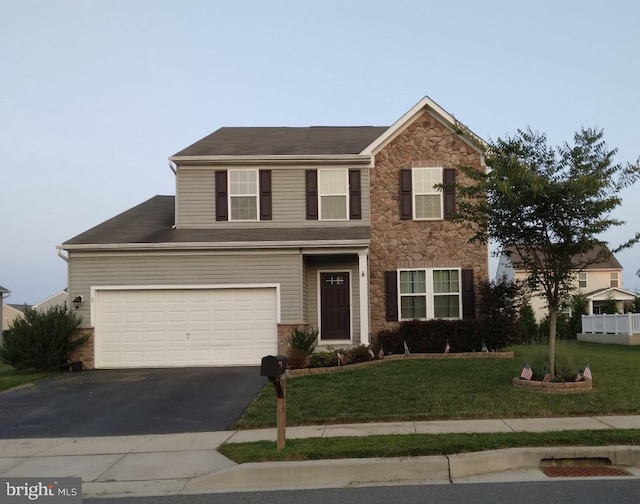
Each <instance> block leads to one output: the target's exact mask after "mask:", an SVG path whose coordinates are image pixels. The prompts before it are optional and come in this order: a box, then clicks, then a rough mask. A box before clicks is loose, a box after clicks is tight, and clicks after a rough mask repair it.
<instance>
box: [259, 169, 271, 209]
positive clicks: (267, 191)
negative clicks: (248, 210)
mask: <svg viewBox="0 0 640 504" xmlns="http://www.w3.org/2000/svg"><path fill="white" fill-rule="evenodd" d="M259 173H260V220H271V170H260V172H259Z"/></svg>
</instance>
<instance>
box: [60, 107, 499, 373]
mask: <svg viewBox="0 0 640 504" xmlns="http://www.w3.org/2000/svg"><path fill="white" fill-rule="evenodd" d="M459 131H460V129H459V128H456V121H455V119H454V118H453V117H452V116H451V115H450V114H449V113H447V112H446V111H445V110H443V109H442V108H441V107H440V106H438V105H437V104H436V103H435V102H433V101H432V100H431V99H429V98H424V99H423V100H421V101H420V102H419V103H418V104H416V105H415V106H414V107H413V108H412V109H411V110H409V111H408V112H407V113H406V114H404V115H403V116H402V117H401V118H400V119H398V120H397V121H396V122H395V123H394V124H393V125H391V126H389V127H386V126H385V127H372V126H366V127H343V126H338V127H306V128H298V127H296V128H287V127H273V128H252V127H249V128H220V129H218V130H217V131H215V132H213V133H212V134H210V135H208V136H206V137H205V138H203V139H201V140H198V141H197V142H195V143H194V144H192V145H190V146H188V147H186V148H185V149H183V150H181V151H180V152H178V153H176V154H174V155H173V156H171V157H170V158H169V160H170V167H171V169H172V170H173V172H174V174H175V180H176V195H175V197H173V196H155V197H153V198H151V199H149V200H148V201H145V202H144V203H141V204H140V205H138V206H136V207H134V208H131V209H130V210H127V211H125V212H124V213H122V214H120V215H118V216H116V217H114V218H112V219H110V220H108V221H106V222H104V223H102V224H99V225H98V226H96V227H94V228H92V229H90V230H88V231H86V232H84V233H82V234H80V235H78V236H76V237H75V238H72V239H70V240H68V241H67V242H65V243H64V244H62V245H60V246H59V249H60V254H61V255H63V257H65V258H66V260H67V261H68V271H69V287H68V292H69V297H70V299H75V300H76V301H78V300H80V299H81V300H82V301H81V302H80V303H79V308H78V311H79V313H80V314H81V315H82V316H83V319H84V326H85V330H86V331H87V332H88V333H89V335H90V339H89V343H88V344H87V348H86V349H85V353H84V355H83V359H84V360H85V363H86V364H87V365H88V366H92V365H95V367H100V368H118V367H161V366H197V365H202V366H211V365H213V366H215V365H234V364H236V365H237V364H243V365H257V364H258V363H259V362H260V358H261V357H262V356H264V355H267V354H274V353H276V352H279V353H282V352H284V351H285V350H286V338H287V336H288V335H289V334H290V332H291V330H292V328H294V327H299V326H303V327H309V326H310V327H314V328H318V329H319V331H320V335H319V338H320V341H319V343H320V345H321V346H332V347H334V348H338V347H341V346H350V345H357V344H365V345H367V344H369V342H370V341H371V338H372V336H375V334H376V333H377V331H379V330H380V329H381V328H383V327H385V326H388V325H389V324H395V323H397V322H396V321H398V320H403V319H413V318H420V319H429V318H451V319H458V318H464V317H473V316H474V314H475V308H474V302H475V299H474V296H475V290H474V285H475V284H476V283H477V281H478V280H480V279H486V278H487V276H488V250H487V247H486V246H485V245H482V244H471V243H469V237H470V231H469V230H467V229H466V228H465V226H464V225H462V224H459V223H455V222H453V220H451V217H452V216H453V214H454V212H455V206H456V192H455V188H454V185H453V184H454V183H455V182H458V183H465V179H464V177H463V175H462V174H461V172H459V171H458V170H457V167H458V166H459V165H467V166H473V167H475V168H477V169H478V170H484V169H485V167H484V164H483V159H482V155H481V152H480V150H479V149H477V147H475V146H474V145H475V144H474V142H473V141H471V139H468V138H466V137H464V136H462V135H461V134H460V133H459ZM438 184H445V186H444V190H442V189H440V188H438ZM63 251H66V254H67V255H66V256H65V255H64V253H63ZM76 304H78V303H77V302H76ZM69 306H71V302H69ZM93 361H94V362H93Z"/></svg>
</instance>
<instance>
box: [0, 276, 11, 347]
mask: <svg viewBox="0 0 640 504" xmlns="http://www.w3.org/2000/svg"><path fill="white" fill-rule="evenodd" d="M10 295H11V291H10V290H9V289H5V288H4V287H3V286H2V285H0V344H2V331H3V330H4V315H3V313H4V300H5V298H8V297H9V296H10Z"/></svg>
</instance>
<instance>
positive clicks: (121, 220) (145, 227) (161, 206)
mask: <svg viewBox="0 0 640 504" xmlns="http://www.w3.org/2000/svg"><path fill="white" fill-rule="evenodd" d="M174 205H175V198H174V197H173V196H154V197H153V198H151V199H149V200H147V201H145V202H144V203H141V204H140V205H137V206H135V207H133V208H131V209H129V210H127V211H125V212H123V213H121V214H120V215H116V216H115V217H113V218H111V219H109V220H107V221H105V222H103V223H102V224H98V225H97V226H95V227H93V228H91V229H89V230H88V231H85V232H84V233H81V234H79V235H78V236H75V237H73V238H71V239H70V240H67V241H66V242H64V243H63V244H62V248H64V246H65V245H101V244H108V243H120V244H125V243H176V244H178V243H224V242H265V243H266V244H268V243H269V242H286V241H296V242H299V241H323V240H330V241H340V240H368V239H369V227H368V226H358V227H344V228H335V227H303V228H273V227H261V226H260V227H256V228H249V229H220V228H218V229H173V224H174Z"/></svg>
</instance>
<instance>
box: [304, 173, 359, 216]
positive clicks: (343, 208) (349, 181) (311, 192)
mask: <svg viewBox="0 0 640 504" xmlns="http://www.w3.org/2000/svg"><path fill="white" fill-rule="evenodd" d="M305 189H306V207H307V208H306V214H307V220H327V221H337V220H359V219H362V190H361V186H360V170H356V169H351V170H348V169H346V168H345V169H333V168H328V169H320V170H306V172H305Z"/></svg>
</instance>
